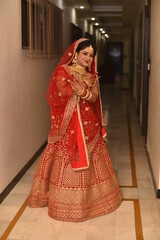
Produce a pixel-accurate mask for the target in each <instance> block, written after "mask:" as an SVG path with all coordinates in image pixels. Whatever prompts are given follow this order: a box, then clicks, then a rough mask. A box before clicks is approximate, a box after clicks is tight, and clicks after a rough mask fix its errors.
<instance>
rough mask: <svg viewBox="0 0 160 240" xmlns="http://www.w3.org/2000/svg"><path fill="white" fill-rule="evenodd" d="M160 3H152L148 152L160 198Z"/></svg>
mask: <svg viewBox="0 0 160 240" xmlns="http://www.w3.org/2000/svg"><path fill="white" fill-rule="evenodd" d="M159 9H160V1H159V0H152V1H151V35H150V38H151V39H150V57H151V73H150V79H149V114H148V138H147V150H148V154H149V158H150V162H151V166H152V170H153V174H154V179H155V183H156V188H157V190H158V194H159V197H160V146H159V143H160V28H159V21H160V15H159Z"/></svg>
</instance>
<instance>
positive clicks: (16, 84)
mask: <svg viewBox="0 0 160 240" xmlns="http://www.w3.org/2000/svg"><path fill="white" fill-rule="evenodd" d="M0 29H1V40H0V53H1V54H0V192H2V191H3V189H4V188H5V187H6V186H7V185H8V184H9V182H10V181H11V180H12V179H13V178H14V177H15V176H16V174H17V173H18V172H19V171H20V170H21V169H22V167H23V166H24V165H25V164H26V163H27V162H28V161H29V160H30V159H31V157H32V156H33V155H34V154H35V152H36V151H37V150H38V149H39V148H40V147H41V145H42V144H43V143H44V142H45V140H46V139H47V135H48V131H49V127H50V119H49V108H48V105H47V102H46V90H47V85H48V81H49V78H50V74H51V72H52V70H53V68H54V67H55V65H56V63H57V61H58V59H51V60H43V59H29V58H28V50H22V48H21V0H14V1H13V0H7V1H6V0H1V1H0Z"/></svg>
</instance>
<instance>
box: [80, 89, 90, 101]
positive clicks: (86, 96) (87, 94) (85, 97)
mask: <svg viewBox="0 0 160 240" xmlns="http://www.w3.org/2000/svg"><path fill="white" fill-rule="evenodd" d="M86 92H87V93H86V95H85V96H84V97H81V98H82V99H87V98H88V96H89V94H90V92H89V91H88V89H87V90H86Z"/></svg>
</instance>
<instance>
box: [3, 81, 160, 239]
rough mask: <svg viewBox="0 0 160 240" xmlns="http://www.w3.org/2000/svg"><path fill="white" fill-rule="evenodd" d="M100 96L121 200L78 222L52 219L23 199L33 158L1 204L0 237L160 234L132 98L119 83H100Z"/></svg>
mask: <svg viewBox="0 0 160 240" xmlns="http://www.w3.org/2000/svg"><path fill="white" fill-rule="evenodd" d="M102 101H103V108H104V113H105V116H106V118H107V121H108V126H107V132H108V146H107V148H108V150H109V153H110V156H111V160H112V163H113V166H114V170H115V173H116V175H117V177H118V181H119V184H120V187H121V191H122V194H123V199H124V200H123V203H122V205H121V206H120V207H119V208H118V209H117V210H116V211H115V212H113V213H111V214H108V215H105V216H102V217H98V218H95V219H92V220H89V221H85V222H82V223H67V222H60V221H56V220H54V219H51V218H50V217H49V216H48V213H47V208H40V209H38V208H37V209H31V208H28V207H27V206H26V202H25V203H24V201H25V200H26V198H27V196H28V194H29V191H30V188H31V183H32V179H33V174H34V172H35V169H36V166H37V163H38V159H37V161H36V162H35V163H34V165H33V166H32V167H31V168H30V169H29V171H28V172H27V173H26V174H25V176H24V177H23V178H22V179H21V181H20V182H19V183H18V184H17V185H16V187H15V188H14V189H13V190H12V192H11V193H10V194H9V195H8V197H7V198H6V199H5V200H4V201H3V202H2V204H1V205H0V236H1V240H2V239H8V240H13V239H14V240H50V239H54V240H72V239H73V240H142V239H144V240H159V239H160V202H159V200H158V199H156V196H155V191H154V187H153V183H152V178H151V174H150V170H149V166H148V161H147V155H146V151H145V147H144V138H143V137H142V136H141V130H140V127H139V124H138V119H137V116H136V112H135V105H134V102H133V100H132V98H131V97H130V95H129V92H127V91H120V89H119V86H118V85H116V86H113V85H103V91H102ZM134 164H135V165H134ZM23 203H24V204H23ZM5 230H6V231H5Z"/></svg>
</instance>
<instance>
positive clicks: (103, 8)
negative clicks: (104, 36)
mask: <svg viewBox="0 0 160 240" xmlns="http://www.w3.org/2000/svg"><path fill="white" fill-rule="evenodd" d="M142 1H143V0H76V1H74V0H66V1H65V2H68V3H70V4H71V5H72V6H73V7H74V8H75V9H76V11H77V14H78V16H79V17H82V18H87V19H88V21H90V22H92V23H93V25H94V24H95V22H98V23H99V26H97V27H98V28H100V27H102V28H103V29H105V31H106V32H107V33H108V35H109V36H110V37H112V38H113V37H122V36H126V35H128V34H129V33H130V32H131V30H132V28H133V25H134V23H135V19H137V17H138V9H139V5H140V4H141V3H142ZM80 5H83V6H84V9H80ZM91 17H95V18H96V19H95V21H92V20H91Z"/></svg>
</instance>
